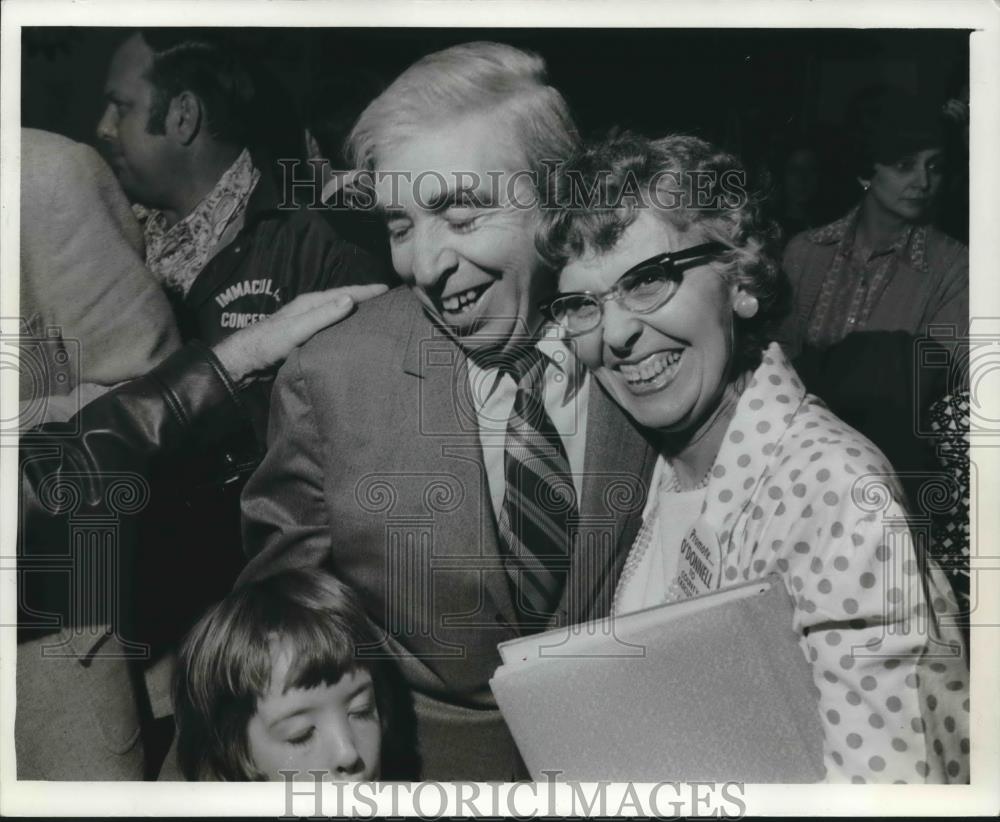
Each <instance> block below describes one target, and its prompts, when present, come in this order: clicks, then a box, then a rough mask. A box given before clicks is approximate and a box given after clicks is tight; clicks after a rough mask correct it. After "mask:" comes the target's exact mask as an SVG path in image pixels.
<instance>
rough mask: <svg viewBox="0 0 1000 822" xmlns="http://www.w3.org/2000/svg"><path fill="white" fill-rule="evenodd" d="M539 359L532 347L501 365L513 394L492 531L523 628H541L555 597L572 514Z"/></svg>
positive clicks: (572, 494) (571, 492) (572, 495)
mask: <svg viewBox="0 0 1000 822" xmlns="http://www.w3.org/2000/svg"><path fill="white" fill-rule="evenodd" d="M546 365H547V361H546V359H545V357H544V356H543V355H542V354H541V352H540V351H538V349H537V348H534V347H532V348H530V349H526V350H525V351H523V352H519V353H518V354H517V355H516V359H515V360H513V361H512V362H508V363H507V365H506V367H505V370H506V371H508V373H510V374H511V375H512V376H513V378H514V380H515V382H516V383H517V394H516V396H515V398H514V407H513V409H512V410H511V415H510V419H509V420H508V422H507V438H506V446H505V451H504V475H505V480H506V489H505V491H504V499H503V506H502V508H501V511H500V521H499V532H500V540H501V544H502V550H503V553H504V560H505V565H506V567H507V572H508V574H509V575H510V581H511V588H512V593H513V595H514V604H515V609H516V610H517V613H518V616H519V619H520V621H521V627H522V629H523V630H524V631H525V632H531V631H536V630H541V629H543V628H544V627H545V626H546V624H547V623H548V620H549V618H550V616H551V615H552V612H553V611H554V610H555V607H556V605H557V604H558V602H559V598H560V596H561V595H562V591H563V588H564V586H565V582H566V569H567V567H568V565H569V544H570V527H571V525H572V524H573V523H574V522H575V520H576V518H577V502H576V491H575V489H574V487H573V480H572V475H571V474H570V468H569V459H568V458H567V456H566V449H565V447H564V446H563V442H562V439H561V438H560V437H559V433H558V432H557V431H556V428H555V425H553V423H552V420H551V419H550V418H549V415H548V414H547V413H546V412H545V405H544V403H543V400H542V397H543V388H544V379H543V376H544V374H545V368H546Z"/></svg>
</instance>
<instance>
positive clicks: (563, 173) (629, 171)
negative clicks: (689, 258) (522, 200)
mask: <svg viewBox="0 0 1000 822" xmlns="http://www.w3.org/2000/svg"><path fill="white" fill-rule="evenodd" d="M645 208H649V209H651V210H652V211H653V213H654V214H655V215H656V217H657V218H658V219H661V220H663V221H664V222H667V223H670V224H671V225H673V226H674V227H675V228H676V229H678V230H680V231H684V232H686V231H694V232H696V233H697V234H698V235H700V237H701V241H702V242H710V241H718V242H720V243H722V244H723V245H725V246H727V247H728V249H729V250H728V251H727V252H725V253H724V254H723V255H721V256H720V257H719V259H718V261H717V263H716V265H717V270H718V271H719V273H720V274H721V275H722V277H723V278H724V280H725V281H726V282H727V283H735V284H737V285H739V286H740V287H741V288H743V289H744V290H745V291H746V292H747V293H748V294H752V295H753V296H754V297H756V298H757V300H758V303H759V305H760V307H759V309H758V311H757V313H756V315H755V316H753V317H751V318H749V319H744V318H741V317H738V316H737V317H736V318H735V321H736V347H737V350H736V356H737V358H738V362H737V363H735V365H736V366H737V367H739V368H740V369H747V368H756V367H757V366H758V365H759V364H760V360H761V352H762V351H763V349H764V348H765V347H766V346H767V345H768V343H769V342H770V341H771V339H772V338H773V333H774V330H775V327H776V326H777V324H778V322H780V320H781V318H782V317H783V316H784V314H785V312H786V311H787V310H788V305H789V297H790V293H789V292H790V288H789V285H788V280H787V278H786V277H785V275H784V273H783V272H782V270H781V267H780V265H779V264H778V262H777V259H776V255H775V254H774V253H773V252H772V248H773V245H774V243H776V241H777V239H778V236H779V233H778V228H777V226H776V225H775V224H774V223H773V222H771V221H769V220H767V219H766V218H765V217H764V213H763V208H762V199H761V197H760V196H759V195H757V194H755V193H751V192H750V191H749V190H748V187H747V175H746V172H745V170H744V168H743V165H742V163H741V162H740V160H739V159H738V158H737V157H736V156H735V155H733V154H729V153H728V152H725V151H722V150H720V149H719V148H717V147H715V146H713V145H712V144H711V143H709V142H707V141H705V140H702V139H701V138H698V137H693V136H690V135H686V134H673V135H669V136H667V137H662V138H660V139H657V140H651V139H649V138H647V137H643V136H640V135H636V134H631V133H628V132H625V133H621V134H616V135H612V136H610V137H608V138H606V139H605V140H602V141H600V142H596V143H591V144H590V145H588V146H586V147H584V148H583V149H582V150H581V151H579V152H578V153H577V154H575V155H574V156H572V157H571V158H570V159H569V160H568V161H567V162H566V163H564V164H561V166H560V168H559V169H558V171H557V173H556V174H555V175H554V176H553V178H552V181H551V183H550V187H549V189H548V191H547V192H546V197H545V200H544V203H543V208H542V213H543V220H542V225H541V228H540V229H539V233H538V236H537V238H536V244H537V246H538V250H539V253H540V254H541V255H542V257H543V258H545V260H546V261H547V262H548V263H549V264H550V265H551V266H552V267H553V268H555V269H556V270H560V269H561V268H562V267H563V266H565V265H566V264H567V263H568V262H570V261H571V260H574V259H577V258H578V257H580V256H582V255H583V254H585V253H587V252H588V251H589V252H598V253H600V252H604V251H608V250H610V249H612V248H613V247H614V246H615V245H616V244H617V243H618V241H619V240H620V239H621V236H622V234H623V233H624V232H625V230H626V229H627V228H628V227H629V226H630V225H632V223H633V222H634V221H635V219H636V218H637V217H638V215H639V213H640V211H641V209H645Z"/></svg>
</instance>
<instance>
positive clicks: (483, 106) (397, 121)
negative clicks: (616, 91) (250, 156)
mask: <svg viewBox="0 0 1000 822" xmlns="http://www.w3.org/2000/svg"><path fill="white" fill-rule="evenodd" d="M481 113H490V114H492V115H495V116H496V118H497V123H498V140H500V139H502V129H503V128H506V129H507V132H508V135H509V140H510V145H509V148H511V149H513V150H514V151H516V152H517V155H518V160H519V161H520V162H524V163H525V164H526V167H527V169H529V170H531V171H534V172H535V173H536V174H537V175H538V177H537V179H538V183H539V186H540V187H544V185H545V180H546V176H547V173H548V169H549V168H550V167H549V166H548V165H547V164H546V162H545V161H549V162H552V163H554V162H558V161H562V160H565V159H566V158H567V157H568V156H569V155H570V154H571V153H572V152H573V150H574V149H575V148H576V147H577V144H578V142H579V135H578V133H577V130H576V126H575V125H574V124H573V120H572V117H571V116H570V113H569V107H568V106H567V105H566V101H565V100H564V99H563V96H562V95H561V94H560V93H559V92H558V91H556V89H554V88H553V87H552V86H550V85H548V80H547V76H546V69H545V61H544V60H543V59H542V58H541V57H539V56H538V55H537V54H532V53H530V52H527V51H522V50H521V49H518V48H514V47H513V46H509V45H505V44H503V43H490V42H475V43H463V44H461V45H457V46H452V47H451V48H447V49H444V50H442V51H437V52H434V53H433V54H428V55H426V56H425V57H422V58H421V59H420V60H418V61H417V62H416V63H414V64H413V65H412V66H410V67H409V68H408V69H406V71H404V72H403V73H402V74H401V75H399V77H397V78H396V80H395V81H394V82H393V83H392V84H391V85H390V86H389V88H387V89H386V90H385V91H384V92H383V93H382V94H381V95H379V96H378V97H376V98H375V100H373V101H372V103H371V104H369V106H368V107H367V108H366V109H365V110H364V112H362V114H361V117H360V118H359V119H358V122H357V123H356V124H355V126H354V128H353V129H352V131H351V133H350V135H349V136H348V138H347V145H346V151H345V154H346V156H347V157H348V158H349V160H350V161H351V163H352V164H353V166H354V168H356V169H367V170H370V171H373V170H376V169H377V168H378V167H379V163H380V161H381V158H382V157H383V156H384V154H385V152H386V150H387V149H388V148H390V147H392V146H394V145H396V144H398V143H399V142H401V141H403V140H405V139H407V138H409V137H411V136H412V135H413V134H414V132H415V131H417V130H419V129H424V128H428V127H434V126H440V125H442V124H446V123H447V122H448V121H449V120H450V119H454V118H461V117H466V116H469V115H473V114H481Z"/></svg>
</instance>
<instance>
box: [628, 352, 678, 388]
mask: <svg viewBox="0 0 1000 822" xmlns="http://www.w3.org/2000/svg"><path fill="white" fill-rule="evenodd" d="M682 353H683V352H681V351H662V352H659V353H657V354H650V355H649V356H648V357H646V359H644V360H641V361H640V362H637V363H621V364H619V366H618V370H619V371H621V373H622V376H623V377H625V379H626V381H627V382H628V383H629V384H630V385H638V384H641V383H645V382H650V381H651V380H655V379H656V378H657V377H659V376H660V374H662V373H663V372H664V371H666V370H667V369H668V368H671V367H672V366H674V365H676V364H677V361H678V360H680V358H681V354H682Z"/></svg>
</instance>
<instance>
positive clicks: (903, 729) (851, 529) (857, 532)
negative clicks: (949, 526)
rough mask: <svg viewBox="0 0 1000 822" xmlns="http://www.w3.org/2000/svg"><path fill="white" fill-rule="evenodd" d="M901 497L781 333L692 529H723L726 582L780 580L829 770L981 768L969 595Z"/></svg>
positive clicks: (941, 773)
mask: <svg viewBox="0 0 1000 822" xmlns="http://www.w3.org/2000/svg"><path fill="white" fill-rule="evenodd" d="M666 471H667V473H668V474H669V472H670V469H669V467H668V468H666ZM664 485H665V486H667V487H669V485H670V482H665V483H664ZM667 493H669V492H667ZM902 499H903V496H902V492H901V489H900V488H899V486H898V480H897V479H896V477H895V474H894V472H893V470H892V468H891V467H890V465H889V463H888V461H887V460H886V459H885V457H884V456H883V455H882V454H881V453H880V452H879V451H878V449H876V448H875V446H874V445H872V444H871V443H870V442H869V441H868V440H867V439H865V438H864V437H863V436H862V435H861V434H859V433H858V432H856V431H854V430H853V429H852V428H850V427H848V426H847V425H845V424H844V423H843V422H841V421H840V420H839V419H838V418H837V417H835V416H834V415H833V414H832V413H831V412H830V411H829V410H828V409H827V408H826V406H825V405H824V404H823V402H822V401H821V400H819V399H818V398H816V397H814V396H812V395H808V394H806V393H805V390H804V388H803V386H802V383H801V382H800V380H799V378H798V376H797V375H796V374H795V371H794V369H793V368H792V366H791V365H790V364H789V363H788V361H787V359H786V358H785V356H784V353H783V352H782V350H781V348H780V347H779V346H778V345H776V344H772V345H771V346H770V347H769V348H768V350H767V351H766V352H765V357H764V360H763V362H762V364H761V366H760V367H759V368H758V369H757V371H756V372H755V373H754V375H753V377H752V379H751V381H750V383H749V385H748V387H747V390H746V391H745V392H744V394H743V396H742V397H741V398H740V402H739V406H738V408H737V412H736V415H735V416H734V418H733V420H732V422H731V423H730V426H729V429H728V431H727V433H726V437H725V440H724V443H723V445H722V448H721V450H720V452H719V455H718V458H717V461H716V464H715V466H714V468H713V471H712V476H711V480H710V482H709V485H708V488H707V490H706V497H705V501H704V503H703V504H702V506H701V514H700V518H699V519H698V520H697V522H696V524H695V527H696V528H697V529H698V532H699V533H701V534H713V535H714V538H715V539H716V540H717V545H718V547H719V551H720V556H721V565H720V566H719V582H718V583H717V584H718V585H719V586H720V587H725V586H726V585H728V584H735V583H737V582H741V581H745V580H750V579H756V578H759V577H763V576H765V575H767V574H770V573H778V574H780V575H781V576H782V578H783V579H784V582H785V586H786V587H787V589H788V591H789V593H790V594H791V595H792V598H793V601H794V602H795V613H794V628H795V630H796V632H797V633H798V634H799V635H800V637H801V639H800V646H801V648H802V651H803V653H804V654H805V655H806V657H807V658H808V660H809V661H810V663H811V665H812V670H813V680H814V682H815V685H816V687H817V689H818V693H819V697H818V698H819V710H820V717H821V722H822V725H823V729H824V735H825V743H824V759H825V764H826V768H827V777H826V779H827V781H830V782H849V783H859V784H860V783H870V782H880V783H924V782H934V783H943V782H958V783H961V782H967V781H968V780H969V678H968V667H967V663H966V656H965V652H964V647H963V644H962V639H961V634H960V631H959V629H958V628H956V627H955V625H954V622H955V620H956V615H957V612H958V607H957V604H956V602H955V599H954V594H953V593H952V591H951V586H950V585H949V584H948V582H947V580H946V578H945V577H944V575H943V574H942V572H941V570H940V569H939V568H938V566H937V565H936V564H935V563H934V562H933V560H930V559H928V558H927V557H925V556H923V555H922V554H921V553H918V551H917V549H916V547H915V541H917V542H918V544H919V540H915V537H917V536H919V535H918V534H916V533H915V532H914V531H913V530H911V528H910V527H909V525H908V523H907V520H906V516H905V512H904V509H903V506H902V503H901V502H900V501H901V500H902ZM658 549H659V550H664V551H677V550H679V546H677V545H670V546H658ZM674 590H675V591H676V587H675V588H674ZM668 596H669V595H668V593H667V592H664V598H668ZM648 604H653V603H652V602H650V603H648Z"/></svg>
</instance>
